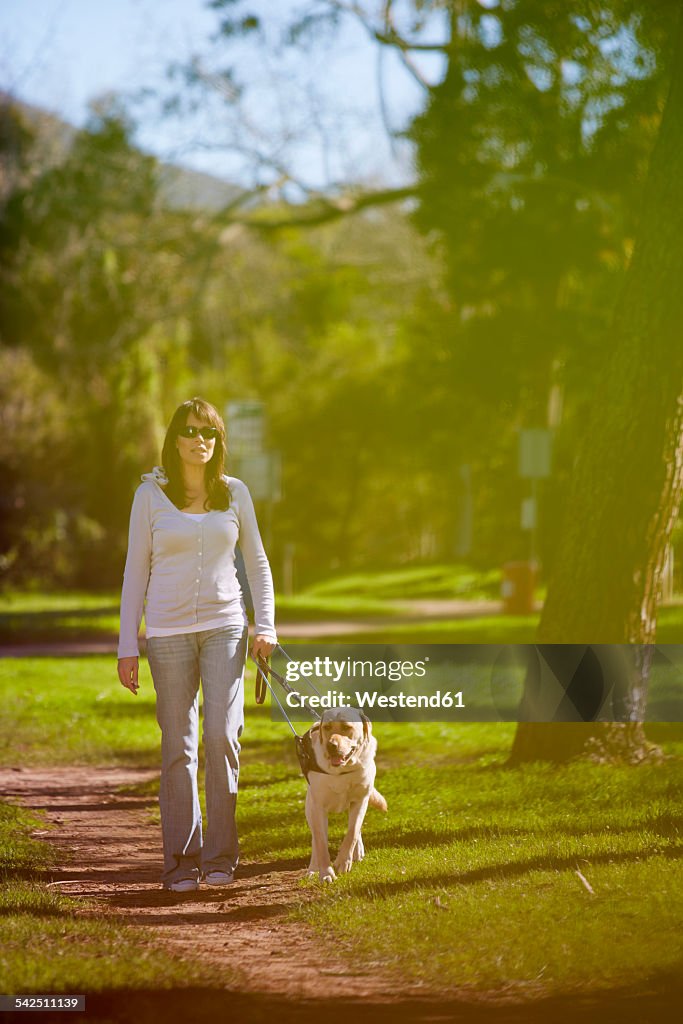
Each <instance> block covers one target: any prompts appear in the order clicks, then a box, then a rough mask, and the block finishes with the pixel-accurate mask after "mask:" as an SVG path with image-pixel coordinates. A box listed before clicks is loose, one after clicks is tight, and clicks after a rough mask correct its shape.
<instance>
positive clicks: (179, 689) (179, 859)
mask: <svg viewBox="0 0 683 1024" xmlns="http://www.w3.org/2000/svg"><path fill="white" fill-rule="evenodd" d="M246 654H247V630H246V629H245V628H243V627H242V626H223V627H221V628H220V629H207V630H203V631H201V632H198V633H178V634H176V635H175V636H153V637H149V639H148V640H147V658H148V660H149V667H150V669H151V672H152V679H153V680H154V689H155V690H156V695H157V721H158V723H159V725H160V727H161V785H160V789H159V805H160V809H161V830H162V834H163V842H164V870H163V874H162V876H161V880H162V882H163V884H164V885H165V886H166V887H168V886H170V885H171V883H172V882H177V881H179V880H180V879H183V878H199V876H200V874H202V873H205V874H206V873H208V872H209V871H233V870H234V868H235V867H236V866H237V861H238V858H239V848H238V842H237V826H236V824H235V806H236V803H237V780H238V776H239V752H240V743H239V738H240V736H241V735H242V730H243V728H244V664H245V661H246ZM200 679H201V682H202V691H203V695H204V716H203V723H204V728H203V741H204V761H205V775H206V779H205V783H206V789H205V792H206V815H207V827H206V835H205V836H204V837H202V814H201V809H200V806H199V793H198V790H197V764H198V746H199V680H200Z"/></svg>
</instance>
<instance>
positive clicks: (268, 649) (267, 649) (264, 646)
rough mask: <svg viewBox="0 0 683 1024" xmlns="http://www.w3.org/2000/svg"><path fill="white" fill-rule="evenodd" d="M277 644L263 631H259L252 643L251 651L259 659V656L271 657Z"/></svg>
mask: <svg viewBox="0 0 683 1024" xmlns="http://www.w3.org/2000/svg"><path fill="white" fill-rule="evenodd" d="M276 647H277V644H274V643H273V642H272V641H271V640H268V638H267V637H265V636H264V635H263V634H262V633H257V634H256V636H255V637H254V642H253V643H252V645H251V653H252V656H253V657H254V658H256V660H257V661H258V660H259V658H269V657H270V656H271V654H272V653H273V651H274V650H275V648H276Z"/></svg>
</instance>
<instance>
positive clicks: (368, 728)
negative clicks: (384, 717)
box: [361, 712, 372, 743]
mask: <svg viewBox="0 0 683 1024" xmlns="http://www.w3.org/2000/svg"><path fill="white" fill-rule="evenodd" d="M361 719H362V721H363V742H364V743H365V742H367V741H368V740H369V739H370V737H371V736H372V722H371V721H370V719H369V718H368V716H367V715H364V714H363V713H362V712H361Z"/></svg>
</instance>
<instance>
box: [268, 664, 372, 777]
mask: <svg viewBox="0 0 683 1024" xmlns="http://www.w3.org/2000/svg"><path fill="white" fill-rule="evenodd" d="M276 649H277V650H279V651H282V653H283V654H284V656H285V658H286V659H287V661H288V662H289V661H292V660H293V659H292V658H290V656H289V655H288V654H287V651H286V650H285V649H284V647H282V645H281V644H277V645H276ZM249 657H250V658H251V660H252V661H253V662H254V664H255V665H256V692H255V699H256V703H257V704H263V702H264V700H265V699H266V689H268V690H270V693H271V696H272V697H273V700H274V701H275V703H276V704H277V706H278V707H279V709H280V711H281V712H282V715H283V718H284V719H285V721H286V722H287V725H288V726H289V728H290V729H291V730H292V733H293V734H294V743H295V746H296V756H297V757H298V759H299V765H300V767H301V772H302V774H303V776H304V778H305V779H306V782H308V776H309V774H310V773H311V772H319V773H320V774H321V775H326V774H327V773H326V772H325V771H324V770H323V769H322V768H321V767H320V765H319V764H318V762H317V760H316V756H315V753H314V751H313V745H312V742H311V729H308V730H307V732H305V733H304V734H303V736H300V735H299V733H298V732H297V731H296V729H295V728H294V726H293V725H292V721H291V719H290V717H289V715H288V714H287V712H286V711H285V709H284V707H283V706H282V704H281V703H280V700H279V698H278V695H277V694H276V693H275V690H274V689H273V687H272V685H271V682H270V679H269V678H268V676H270V677H271V678H272V679H274V680H276V682H278V683H279V684H280V686H281V687H282V689H283V690H284V691H285V693H296V694H297V696H299V697H300V696H301V694H300V693H299V691H298V690H295V689H294V687H293V686H290V684H289V683H288V682H287V680H286V679H285V678H284V677H283V676H281V675H280V673H279V672H276V671H275V669H274V668H273V667H272V666H271V665H269V664H268V660H267V658H261V657H259V658H258V659H257V658H255V657H254V656H253V654H252V653H251V651H250V652H249ZM259 677H260V678H259ZM306 685H307V686H309V687H310V688H311V690H313V692H314V693H315V694H316V695H317V696H318V697H320V696H321V694H320V691H319V690H318V689H316V687H315V686H314V685H313V683H312V682H311V681H310V679H306ZM308 710H309V711H310V712H311V713H312V714H313V715H315V717H316V718H317V719H318V722H322V721H323V718H324V716H325V712H323V713H322V715H320V714H318V712H317V711H316V710H315V708H309V709H308ZM359 714H360V717H361V720H362V721H364V722H367V721H368V719H367V717H366V716H365V715H364V714H363V712H362V711H360V712H359ZM341 774H342V775H344V774H347V773H345V772H342V773H341Z"/></svg>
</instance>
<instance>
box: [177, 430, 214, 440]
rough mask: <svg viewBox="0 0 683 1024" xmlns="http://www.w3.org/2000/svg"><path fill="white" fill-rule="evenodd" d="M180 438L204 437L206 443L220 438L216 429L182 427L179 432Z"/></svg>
mask: <svg viewBox="0 0 683 1024" xmlns="http://www.w3.org/2000/svg"><path fill="white" fill-rule="evenodd" d="M178 434H179V436H180V437H199V436H201V437H203V438H204V440H205V441H213V440H214V439H215V438H217V437H218V430H217V428H216V427H182V429H181V430H179V431H178Z"/></svg>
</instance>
